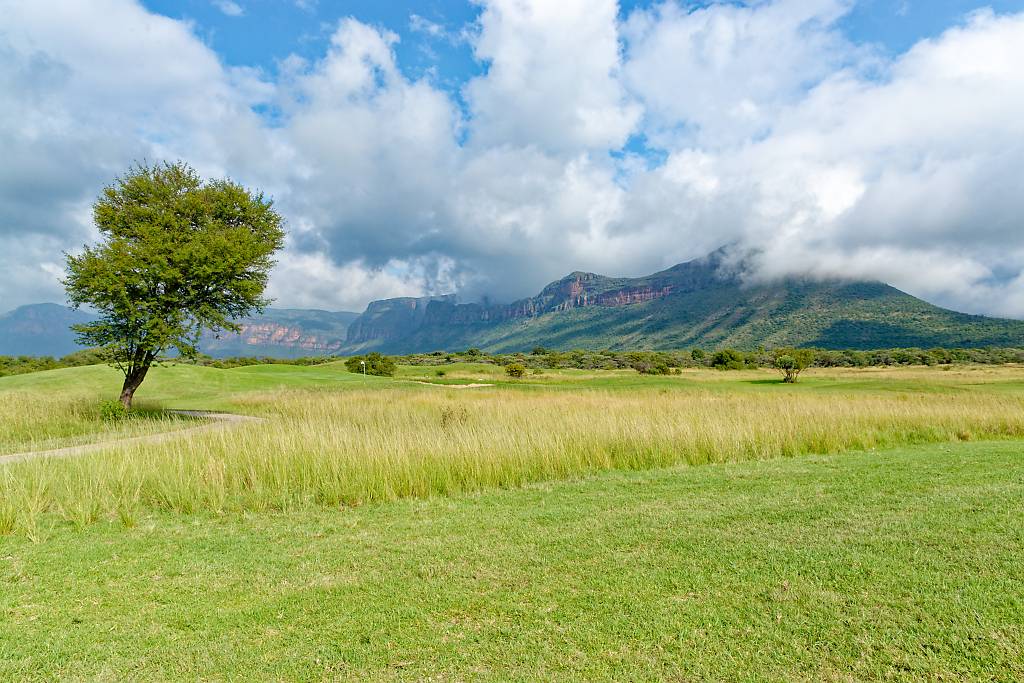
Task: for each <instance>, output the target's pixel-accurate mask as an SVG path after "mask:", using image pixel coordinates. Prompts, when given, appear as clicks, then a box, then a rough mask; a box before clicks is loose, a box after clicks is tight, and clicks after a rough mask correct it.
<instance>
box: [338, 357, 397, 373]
mask: <svg viewBox="0 0 1024 683" xmlns="http://www.w3.org/2000/svg"><path fill="white" fill-rule="evenodd" d="M364 363H365V364H366V374H367V375H376V376H378V377H393V376H394V374H395V370H396V369H397V366H396V365H395V361H394V360H393V359H392V358H390V357H388V356H384V355H381V354H379V353H377V352H376V351H374V352H373V353H371V354H369V355H366V356H352V357H351V358H349V359H347V360H346V361H345V367H346V368H348V371H349V372H363V364H364Z"/></svg>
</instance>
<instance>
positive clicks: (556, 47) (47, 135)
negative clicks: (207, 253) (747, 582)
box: [0, 0, 1024, 317]
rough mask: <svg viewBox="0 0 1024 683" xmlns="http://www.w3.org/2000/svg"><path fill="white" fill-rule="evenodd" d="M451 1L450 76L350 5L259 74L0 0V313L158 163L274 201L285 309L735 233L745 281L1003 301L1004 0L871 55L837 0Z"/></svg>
mask: <svg viewBox="0 0 1024 683" xmlns="http://www.w3.org/2000/svg"><path fill="white" fill-rule="evenodd" d="M226 4H231V5H235V3H226ZM479 5H480V13H479V17H478V19H477V21H476V22H475V23H474V24H472V25H470V26H468V27H448V28H445V29H444V31H448V32H450V34H451V35H453V36H459V38H457V39H459V40H467V41H469V44H470V46H471V48H472V50H473V53H474V55H475V57H476V58H477V59H478V60H480V62H481V63H482V64H484V67H485V68H484V69H483V70H482V72H481V73H480V74H479V75H477V76H475V77H473V78H471V79H469V80H468V81H466V82H464V83H462V84H461V86H460V87H459V88H457V89H454V90H453V89H452V88H451V87H450V86H448V85H446V84H445V85H442V82H443V80H444V79H442V78H440V77H438V76H431V75H429V74H428V75H427V76H425V77H423V78H418V79H416V78H410V77H409V76H408V75H407V74H406V73H404V72H403V71H402V69H401V65H400V64H398V63H397V61H396V60H397V57H396V52H395V45H396V42H397V41H398V40H399V36H398V35H397V34H396V33H392V32H391V31H390V30H389V29H388V28H386V27H381V26H371V25H368V24H366V23H363V22H360V21H359V20H358V19H356V18H347V19H343V20H342V21H340V22H339V23H337V24H336V25H332V26H331V29H330V30H331V40H330V44H329V47H328V48H327V49H326V51H325V52H324V53H323V54H322V55H321V56H320V57H318V58H316V59H303V58H300V57H297V56H293V57H290V58H288V59H286V60H284V61H282V62H281V63H280V64H279V65H278V68H277V69H276V70H274V71H273V72H267V71H265V70H260V69H257V68H253V67H247V66H233V65H228V64H226V63H225V62H224V60H223V59H221V58H220V57H219V56H218V54H217V53H216V52H215V51H214V50H213V49H211V47H209V45H207V44H206V43H205V42H204V40H203V38H202V37H201V36H200V32H199V31H198V30H197V27H196V26H194V25H191V24H189V23H187V22H183V21H178V20H174V19H170V18H167V17H164V16H160V15H157V14H154V13H152V12H149V11H147V10H146V9H145V7H144V6H143V5H141V4H139V3H138V2H135V1H133V0H95V1H94V2H90V3H74V2H54V3H24V2H17V1H15V0H0V17H2V18H0V149H2V150H3V156H4V161H3V163H0V302H3V305H0V308H2V309H6V308H10V307H13V306H15V305H18V304H20V303H26V302H31V301H41V300H59V299H60V285H59V282H58V281H59V277H60V271H61V252H62V250H70V249H74V248H76V247H77V246H79V245H81V244H82V243H83V242H85V241H88V240H90V239H94V238H95V235H93V234H92V232H91V230H92V229H91V227H90V220H89V205H90V203H91V201H92V199H93V198H94V197H95V196H96V194H97V193H98V191H99V190H100V188H101V187H102V186H103V184H105V183H106V182H109V180H110V179H111V178H112V177H113V176H115V175H116V174H118V173H120V172H122V171H123V170H124V169H125V168H126V166H127V165H128V164H129V163H131V162H132V161H133V160H142V159H148V160H156V159H177V158H181V159H185V160H187V161H189V162H190V163H192V164H193V165H195V166H196V167H197V169H199V170H200V172H202V173H204V174H207V175H216V176H220V175H230V176H231V177H233V178H235V179H237V180H240V181H242V182H244V183H247V184H251V185H255V186H258V187H260V188H262V189H264V190H265V191H266V192H267V193H268V194H270V195H272V196H273V197H274V198H275V200H276V202H277V204H278V206H279V208H280V209H281V211H282V212H283V213H284V215H285V216H286V218H287V219H288V223H289V229H290V232H291V234H290V239H289V245H288V248H287V251H286V252H285V253H284V254H282V256H281V262H280V265H279V267H278V269H277V271H276V272H275V274H274V277H273V280H272V295H273V296H275V297H277V299H278V302H279V305H283V306H304V307H321V308H329V309H359V308H361V307H362V306H363V305H364V304H365V303H366V302H367V301H368V300H370V299H375V298H382V297H389V296H398V295H418V294H426V293H442V292H447V291H453V290H460V291H462V292H464V293H465V294H466V296H468V297H475V296H482V295H487V296H490V297H492V298H496V299H511V298H515V297H519V296H524V295H527V294H531V293H533V292H535V291H537V290H538V289H539V288H540V286H542V285H543V284H544V283H546V282H548V281H550V280H552V279H554V278H556V277H558V276H561V275H562V274H564V273H565V272H567V271H569V270H577V269H582V270H592V271H596V272H601V273H608V274H614V275H637V274H642V273H647V272H652V271H654V270H658V269H659V268H662V267H665V266H668V265H671V264H673V263H676V262H680V261H684V260H687V259H689V258H693V257H696V256H700V255H702V254H704V253H706V252H708V251H710V250H712V249H714V248H715V247H717V246H719V245H721V244H725V243H736V244H738V245H741V246H742V247H745V248H752V249H756V250H757V251H758V256H757V257H756V258H755V259H754V260H753V261H752V262H751V263H752V267H751V269H750V272H748V273H747V277H749V278H751V279H753V280H764V279H770V278H775V277H779V276H784V275H794V274H800V275H811V276H820V277H833V276H841V277H851V278H878V279H882V280H885V281H887V282H889V283H891V284H894V285H896V286H897V287H900V288H902V289H905V290H907V291H909V292H911V293H912V294H915V295H917V296H920V297H923V298H926V299H928V300H930V301H933V302H936V303H939V304H941V305H945V306H948V307H952V308H955V309H958V310H963V311H968V312H980V313H990V314H998V315H1009V316H1017V317H1024V273H1022V267H1024V223H1022V219H1021V217H1022V216H1024V192H1022V191H1021V180H1020V179H1021V178H1024V70H1021V69H1020V65H1021V64H1024V14H995V13H993V12H991V11H985V10H981V11H978V12H975V13H973V14H971V15H968V16H966V17H964V18H963V20H962V22H961V23H959V24H957V25H955V26H951V27H949V29H948V30H946V31H945V32H944V33H942V34H941V35H939V36H936V37H935V38H933V39H930V40H925V41H922V42H919V43H918V44H916V45H914V46H913V47H912V48H911V49H910V50H908V51H907V52H905V53H903V54H899V55H896V56H886V55H885V54H884V53H883V52H882V51H880V50H877V49H874V48H873V47H872V46H870V45H861V44H856V43H854V42H851V40H850V39H849V38H848V37H847V36H846V35H844V33H843V32H842V31H841V30H840V28H839V26H840V24H839V22H840V21H841V20H842V18H843V16H844V15H845V14H846V13H847V12H849V11H850V10H851V8H852V6H853V3H852V2H851V1H846V0H772V1H766V2H757V3H750V4H734V3H719V4H710V5H709V6H707V7H703V8H700V9H689V8H686V7H683V6H681V5H679V4H677V3H674V2H667V3H664V4H654V5H651V6H646V7H642V8H640V9H635V10H632V11H630V12H628V13H623V12H622V11H620V8H619V7H618V5H617V4H616V2H614V1H613V0H564V1H563V2H559V3H550V2H545V1H544V0H481V2H480V3H479ZM239 7H241V6H240V5H239ZM254 11H257V10H256V6H252V7H246V8H245V12H246V13H247V14H251V13H252V12H254ZM440 31H441V29H439V32H440ZM254 39H255V38H254Z"/></svg>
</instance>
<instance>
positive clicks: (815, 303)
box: [344, 252, 1024, 353]
mask: <svg viewBox="0 0 1024 683" xmlns="http://www.w3.org/2000/svg"><path fill="white" fill-rule="evenodd" d="M721 266H722V258H721V253H720V252H716V253H715V254H712V255H710V256H708V257H706V258H704V259H698V260H696V261H690V262H688V263H683V264H680V265H677V266H674V267H672V268H669V269H668V270H665V271H662V272H660V273H655V274H654V275H650V276H648V277H644V278H608V277H603V276H600V275H594V274H592V273H572V274H571V275H569V276H567V277H565V278H563V279H562V280H559V281H557V282H554V283H552V284H550V285H548V286H547V287H545V288H544V290H543V291H542V292H541V293H540V294H539V295H538V296H537V297H533V298H531V299H524V300H521V301H517V302H515V303H513V304H509V305H508V306H483V305H480V304H456V303H454V301H452V300H451V299H446V300H442V301H438V300H425V299H419V300H417V299H403V300H401V305H400V306H399V305H396V304H392V303H391V302H392V301H395V300H390V301H383V302H374V303H373V304H371V305H370V307H369V308H368V309H367V310H368V312H370V311H374V312H375V314H376V321H377V324H376V325H367V324H365V323H366V321H365V320H363V317H361V318H360V319H357V320H356V321H355V322H353V324H352V326H350V328H349V336H348V344H346V347H345V349H344V350H345V351H346V352H350V353H351V352H362V351H366V350H380V351H385V352H388V353H411V352H423V351H431V350H434V349H463V348H468V347H473V346H475V347H479V348H482V349H485V350H489V351H504V352H507V351H517V350H528V349H530V348H532V347H533V346H537V345H540V346H545V347H549V348H554V349H570V348H591V349H601V348H608V349H679V348H688V347H691V346H701V347H705V348H717V347H723V346H733V347H737V348H747V349H749V348H754V347H755V346H757V345H759V344H764V345H766V346H782V345H793V346H817V347H823V348H852V349H871V348H887V347H900V346H902V347H905V346H923V347H935V346H950V347H952V346H958V347H978V346H1019V345H1021V344H1024V321H1017V320H1003V319H997V318H987V317H983V316H972V315H966V314H962V313H956V312H953V311H949V310H946V309H943V308H939V307H937V306H933V305H932V304H929V303H927V302H924V301H921V300H920V299H917V298H915V297H912V296H910V295H909V294H906V293H904V292H901V291H899V290H898V289H895V288H893V287H890V286H888V285H886V284H883V283H880V282H848V281H812V280H786V281H780V282H774V283H770V284H761V285H745V284H744V283H743V282H741V281H740V280H739V279H737V278H736V277H733V276H730V275H728V274H725V275H723V274H722V270H721ZM382 311H387V313H388V316H390V317H389V318H388V320H392V321H398V322H399V323H400V324H397V325H394V326H388V325H387V324H382V323H383V322H386V321H385V318H386V317H387V316H382V315H381V312H382ZM410 311H415V315H412V314H411V313H409V312H410ZM364 315H365V314H364Z"/></svg>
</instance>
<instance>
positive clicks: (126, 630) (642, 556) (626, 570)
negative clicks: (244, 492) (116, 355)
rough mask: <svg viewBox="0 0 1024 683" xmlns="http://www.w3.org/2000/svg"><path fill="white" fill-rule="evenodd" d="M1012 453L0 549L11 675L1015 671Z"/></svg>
mask: <svg viewBox="0 0 1024 683" xmlns="http://www.w3.org/2000/svg"><path fill="white" fill-rule="evenodd" d="M1021 456H1022V448H1021V445H1020V444H1019V443H1015V442H1002V443H994V444H993V443H974V444H964V443H960V444H947V445H930V446H925V447H917V448H913V449H902V450H898V451H895V452H876V453H862V454H843V455H838V456H827V457H817V456H812V457H800V458H791V459H777V460H770V461H760V462H743V463H734V464H725V465H716V466H709V467H695V468H676V469H668V470H654V471H649V472H631V473H623V472H611V473H603V474H601V475H598V476H594V477H591V478H585V479H582V480H579V481H573V482H554V483H550V484H538V485H533V486H527V487H525V488H523V489H517V490H513V491H494V490H492V491H488V492H484V493H481V494H475V495H466V496H452V497H444V498H441V497H438V498H433V499H430V500H416V499H406V500H402V501H396V502H393V503H386V504H381V505H367V506H362V507H359V508H345V509H342V510H337V509H328V508H319V507H310V508H306V509H302V510H293V511H290V512H289V513H288V514H275V513H263V514H246V515H215V514H209V513H200V514H196V515H194V516H187V517H186V516H182V515H179V514H175V513H154V514H152V515H149V516H147V517H145V518H142V519H140V520H139V524H138V526H137V527H135V528H133V529H129V530H125V529H124V528H122V526H121V524H120V523H119V522H117V521H114V522H105V521H101V522H100V523H98V524H94V525H91V526H89V527H88V528H85V529H83V530H76V529H73V528H71V527H68V526H66V525H62V524H56V525H53V526H48V525H44V526H43V528H42V529H41V530H40V533H39V536H38V537H37V539H36V541H37V542H32V541H30V540H28V539H25V538H23V537H22V536H20V535H13V536H7V537H3V538H0V680H5V681H8V680H9V681H54V680H76V681H87V680H88V681H94V680H96V681H123V680H133V681H146V680H153V681H172V680H175V681H176V680H189V681H200V680H204V681H428V680H429V681H524V682H525V681H531V682H532V681H656V680H664V681H704V680H710V681H773V682H774V681H874V680H878V681H908V682H909V681H914V682H916V681H1019V680H1022V679H1024V602H1022V599H1021V596H1022V595H1024V578H1022V574H1021V571H1020V567H1021V539H1022V538H1024V517H1022V515H1021V514H1020V511H1021V509H1022V508H1024V478H1022V477H1021V463H1022V461H1021Z"/></svg>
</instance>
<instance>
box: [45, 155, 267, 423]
mask: <svg viewBox="0 0 1024 683" xmlns="http://www.w3.org/2000/svg"><path fill="white" fill-rule="evenodd" d="M93 221H94V223H95V225H96V228H97V229H98V230H99V232H100V235H101V238H102V239H101V242H100V243H99V244H97V245H93V246H86V247H85V248H84V250H83V251H82V253H81V254H80V255H77V256H76V255H72V254H69V255H68V256H67V279H66V280H65V281H64V285H65V287H66V289H67V293H68V299H69V301H70V302H71V304H72V305H74V306H75V307H76V308H77V307H79V306H82V305H90V306H92V307H93V308H95V309H96V310H97V311H98V313H99V318H98V319H97V320H96V321H94V322H90V323H84V324H81V325H76V326H75V327H74V330H75V331H76V332H77V333H78V341H79V342H80V343H82V344H84V345H88V346H96V347H100V348H102V349H103V350H104V351H105V352H106V353H107V354H109V358H110V360H111V362H112V363H113V364H114V365H116V366H117V367H118V368H120V369H121V371H122V372H123V373H124V375H125V384H124V387H123V390H122V397H121V400H122V402H123V403H124V404H125V406H126V407H128V406H130V404H131V398H132V395H133V394H134V392H135V389H137V388H138V385H139V384H141V383H142V381H143V379H145V376H146V373H147V372H148V370H149V368H150V366H151V365H152V364H153V363H154V362H155V361H156V360H157V358H158V357H159V356H160V355H161V354H162V353H164V352H166V351H169V350H174V351H176V352H177V354H178V355H180V356H182V357H185V358H188V357H191V356H194V355H195V354H196V352H197V349H196V344H197V343H198V341H199V338H200V335H201V334H202V332H203V331H204V330H211V331H213V332H216V331H219V330H228V331H232V332H236V331H238V329H239V328H238V326H237V325H236V324H235V323H234V322H233V320H235V319H237V318H240V317H243V316H245V315H248V314H250V313H252V312H253V311H262V310H263V308H264V307H265V306H266V305H267V304H268V303H269V301H268V300H267V299H265V298H264V297H263V292H264V289H265V288H266V284H267V277H268V275H269V272H270V268H271V267H272V266H273V263H274V261H273V258H272V257H273V255H274V253H275V252H276V251H277V250H278V249H280V248H281V246H282V245H283V243H284V230H283V228H282V223H283V220H282V218H281V216H280V215H279V214H278V213H277V212H276V211H275V210H274V208H273V203H272V202H271V201H270V200H267V199H264V197H263V195H262V194H259V193H255V194H254V193H250V192H249V191H248V190H246V189H245V188H243V187H242V186H240V185H238V184H236V183H233V182H231V181H229V180H211V181H204V180H203V179H201V178H200V177H199V175H198V174H197V173H196V172H195V171H194V170H193V169H192V168H190V167H189V166H187V165H186V164H183V163H180V162H179V163H175V164H168V163H164V164H159V165H154V166H148V165H139V166H135V167H133V168H131V169H130V170H129V171H128V173H127V174H125V175H124V176H123V177H121V178H118V179H117V180H116V181H115V182H114V183H113V184H112V185H110V186H109V187H107V188H105V189H104V190H103V192H102V194H101V195H100V197H99V199H98V200H97V201H96V203H95V204H94V205H93Z"/></svg>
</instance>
